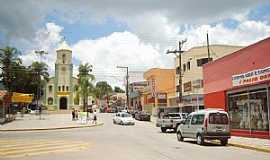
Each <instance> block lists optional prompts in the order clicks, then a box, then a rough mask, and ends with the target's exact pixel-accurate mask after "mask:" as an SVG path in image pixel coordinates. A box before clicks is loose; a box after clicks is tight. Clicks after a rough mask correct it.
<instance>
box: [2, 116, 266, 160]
mask: <svg viewBox="0 0 270 160" xmlns="http://www.w3.org/2000/svg"><path fill="white" fill-rule="evenodd" d="M112 117H113V114H107V113H105V114H99V115H98V118H99V121H102V122H104V125H103V126H97V127H92V128H82V129H70V130H55V131H35V132H1V133H0V137H1V138H0V155H1V158H0V159H3V160H6V159H20V160H34V159H39V160H48V159H50V160H60V159H65V160H75V159H82V160H83V159H92V160H105V159H111V160H126V159H128V160H176V159H184V160H187V159H200V160H206V159H220V160H232V159H245V160H249V159H250V160H254V159H258V160H269V159H270V154H269V153H263V152H257V151H252V150H247V149H241V148H236V147H232V146H226V147H224V146H219V145H215V144H210V143H209V144H207V145H206V146H199V145H197V144H196V143H195V141H194V140H185V142H178V141H177V140H176V135H175V133H165V134H164V133H161V131H160V129H159V128H157V127H155V124H154V123H152V122H140V121H136V125H135V126H121V125H114V124H113V123H112ZM4 151H5V152H4ZM4 154H5V155H4Z"/></svg>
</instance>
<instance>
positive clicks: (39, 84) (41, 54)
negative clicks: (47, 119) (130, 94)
mask: <svg viewBox="0 0 270 160" xmlns="http://www.w3.org/2000/svg"><path fill="white" fill-rule="evenodd" d="M35 53H36V54H38V55H39V63H40V65H41V63H42V59H41V57H42V56H43V55H45V54H48V52H45V51H43V50H39V51H35ZM37 76H38V86H37V107H38V100H39V94H41V89H39V87H40V86H41V77H40V71H37ZM41 112H42V106H41V105H40V107H39V119H41Z"/></svg>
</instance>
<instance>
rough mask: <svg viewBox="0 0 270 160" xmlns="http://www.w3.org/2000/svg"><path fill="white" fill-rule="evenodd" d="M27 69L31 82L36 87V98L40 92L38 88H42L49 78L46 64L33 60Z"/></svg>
mask: <svg viewBox="0 0 270 160" xmlns="http://www.w3.org/2000/svg"><path fill="white" fill-rule="evenodd" d="M29 70H30V72H31V74H32V84H33V86H35V88H36V89H37V94H36V99H37V100H38V99H39V97H40V96H39V95H40V93H41V90H40V89H41V88H43V86H44V85H45V83H46V81H48V80H49V73H48V65H47V64H45V63H43V62H33V63H32V64H31V66H29ZM42 77H43V80H42Z"/></svg>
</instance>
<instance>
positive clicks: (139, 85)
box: [132, 81, 148, 92]
mask: <svg viewBox="0 0 270 160" xmlns="http://www.w3.org/2000/svg"><path fill="white" fill-rule="evenodd" d="M132 85H133V91H139V92H143V91H144V90H145V89H146V87H147V85H148V83H147V81H143V82H134V83H133V84H132Z"/></svg>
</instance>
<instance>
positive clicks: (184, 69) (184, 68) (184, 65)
mask: <svg viewBox="0 0 270 160" xmlns="http://www.w3.org/2000/svg"><path fill="white" fill-rule="evenodd" d="M186 67H187V66H186V64H183V71H184V72H185V71H186V69H187V68H186Z"/></svg>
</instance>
